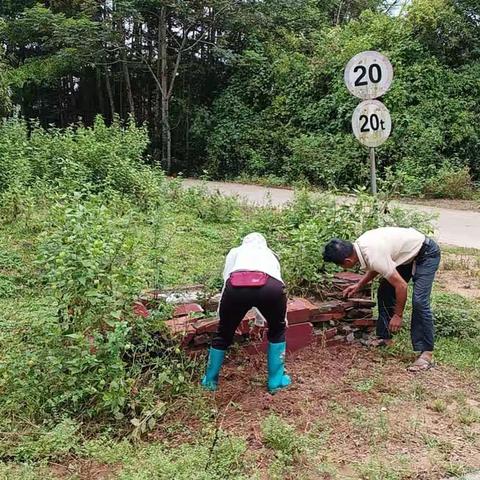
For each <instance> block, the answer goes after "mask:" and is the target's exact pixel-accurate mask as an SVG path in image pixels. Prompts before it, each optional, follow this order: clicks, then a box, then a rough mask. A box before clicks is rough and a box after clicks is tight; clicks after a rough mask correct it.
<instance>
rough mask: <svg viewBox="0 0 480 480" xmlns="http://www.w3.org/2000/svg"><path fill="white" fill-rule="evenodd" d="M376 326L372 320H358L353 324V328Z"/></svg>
mask: <svg viewBox="0 0 480 480" xmlns="http://www.w3.org/2000/svg"><path fill="white" fill-rule="evenodd" d="M376 324H377V322H376V321H375V320H374V319H373V318H359V319H357V320H355V321H354V322H353V326H354V327H374V326H375V325H376Z"/></svg>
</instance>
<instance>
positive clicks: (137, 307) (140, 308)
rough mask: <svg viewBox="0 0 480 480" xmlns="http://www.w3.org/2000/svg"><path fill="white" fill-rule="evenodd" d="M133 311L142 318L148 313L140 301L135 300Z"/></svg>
mask: <svg viewBox="0 0 480 480" xmlns="http://www.w3.org/2000/svg"><path fill="white" fill-rule="evenodd" d="M133 313H134V314H135V315H138V316H139V317H143V318H147V317H148V316H149V315H150V312H149V311H148V308H147V307H146V306H145V305H144V304H143V303H142V302H135V303H134V304H133Z"/></svg>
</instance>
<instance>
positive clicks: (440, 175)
mask: <svg viewBox="0 0 480 480" xmlns="http://www.w3.org/2000/svg"><path fill="white" fill-rule="evenodd" d="M423 193H424V194H425V196H426V197H431V198H460V199H464V200H469V199H472V198H473V196H474V185H473V182H472V178H471V177H470V170H469V168H468V167H463V168H455V167H451V166H449V165H444V166H443V167H442V168H440V170H438V172H437V173H436V174H435V176H433V177H430V178H428V179H427V180H426V181H425V186H424V187H423Z"/></svg>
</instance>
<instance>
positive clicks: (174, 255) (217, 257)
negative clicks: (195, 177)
mask: <svg viewBox="0 0 480 480" xmlns="http://www.w3.org/2000/svg"><path fill="white" fill-rule="evenodd" d="M189 195H191V197H190V198H187V199H186V200H185V199H183V200H182V202H186V205H188V206H189V207H188V208H186V207H185V204H184V205H183V206H182V208H178V209H176V208H171V209H165V210H162V212H161V214H159V222H160V223H161V228H162V231H163V232H167V233H166V235H164V236H163V237H162V238H161V242H160V244H159V246H158V249H159V252H161V254H162V255H161V257H162V258H161V260H160V263H161V269H162V274H163V276H162V282H163V284H164V285H168V286H175V285H184V284H196V283H205V284H206V285H207V288H211V289H212V290H215V289H218V280H219V278H220V276H221V268H222V264H223V259H224V256H225V254H226V252H227V251H228V249H229V248H230V247H231V246H232V245H235V244H236V243H237V242H238V240H239V238H240V237H241V235H242V234H243V233H245V231H244V230H245V229H248V228H254V227H255V226H257V225H259V223H258V222H259V221H260V220H261V219H260V214H259V216H258V217H256V216H255V215H254V214H253V213H252V212H250V211H241V210H238V209H237V207H236V206H235V205H234V204H229V203H228V202H227V204H223V203H222V201H221V200H219V199H213V200H208V201H206V203H205V200H202V199H201V198H200V197H199V194H197V193H191V194H189ZM198 205H201V207H199V206H198ZM262 215H265V218H266V219H267V222H268V221H269V218H270V217H268V215H269V213H268V212H267V213H265V212H262ZM47 216H48V211H46V210H42V209H41V208H39V209H37V210H35V211H34V212H33V214H32V216H31V217H30V218H29V223H28V224H24V223H22V224H21V225H19V224H3V225H2V226H1V228H0V243H1V244H2V252H1V253H0V311H1V312H2V317H1V319H0V344H1V345H2V347H5V348H2V350H1V353H0V361H1V360H2V359H3V357H2V355H6V354H7V353H12V352H13V353H12V354H15V355H16V357H15V358H16V362H17V363H16V365H18V370H16V377H15V378H14V379H13V380H15V382H16V383H15V385H21V384H22V382H25V381H26V379H28V376H29V375H32V372H37V371H39V370H40V371H41V370H42V369H43V367H44V366H45V365H50V364H51V363H52V362H55V361H57V359H56V358H55V355H53V354H52V355H50V356H42V355H41V354H40V353H41V351H40V349H39V346H41V345H40V343H39V342H40V341H45V342H48V341H49V337H48V336H44V335H40V334H41V332H43V330H42V329H43V328H44V327H45V326H48V325H49V323H50V322H54V319H55V311H54V309H53V307H52V302H51V298H50V297H49V295H48V293H47V292H46V291H45V289H44V287H43V285H42V283H41V281H40V278H39V273H40V272H39V271H38V270H37V268H38V267H37V266H36V263H35V258H36V247H37V242H38V239H37V234H38V230H39V225H42V224H43V222H45V218H46V217H47ZM147 220H148V219H147V218H145V217H143V216H142V215H141V213H139V215H138V217H137V219H136V220H135V221H134V223H133V224H132V225H131V228H132V230H134V231H135V232H136V238H137V239H138V243H137V248H138V249H139V251H141V252H142V254H144V255H148V254H149V251H150V250H151V249H152V244H153V240H154V239H153V237H154V236H155V231H154V230H155V225H154V223H152V222H149V221H147ZM294 220H295V221H297V219H294ZM243 221H244V224H243V225H240V223H241V222H243ZM282 233H283V232H282ZM307 240H308V239H307ZM300 241H303V240H302V239H300ZM305 241H306V240H305ZM179 259H181V261H179ZM455 266H457V264H455ZM465 266H466V264H465V265H463V264H460V267H462V268H464V267H465ZM146 286H153V279H152V285H146ZM452 302H454V303H455V304H457V303H459V300H458V297H453V296H451V297H448V296H447V297H446V298H444V302H443V303H442V305H448V304H449V303H452ZM462 308H463V310H462V311H467V312H469V314H470V313H472V312H474V311H475V310H476V309H477V308H480V307H479V305H478V302H476V301H471V302H463V301H462ZM472 318H473V317H472ZM29 342H30V343H29ZM30 347H32V348H30ZM410 350H411V347H410V341H409V338H408V334H407V332H406V331H404V332H402V334H401V335H400V337H399V339H398V341H397V345H396V346H395V348H394V349H393V350H391V351H388V352H385V354H384V355H385V357H384V358H382V357H381V354H379V355H378V356H377V358H378V359H379V363H378V364H374V365H370V366H369V367H368V369H366V368H365V366H362V367H357V366H356V364H355V363H353V364H352V365H351V366H350V367H349V369H348V370H347V373H346V374H345V375H346V378H347V381H346V383H345V384H343V385H342V386H341V388H340V389H337V388H336V386H335V385H333V386H332V394H331V398H330V397H329V398H328V399H327V402H328V404H322V406H323V409H320V408H319V409H318V411H316V415H312V416H311V418H313V419H314V420H309V422H308V423H306V424H304V423H302V422H303V421H304V419H303V417H302V412H299V413H298V412H294V413H293V414H292V416H291V417H289V416H287V415H285V414H283V415H282V414H279V413H276V414H274V413H272V412H273V411H274V409H271V408H268V409H266V410H265V411H263V412H262V415H263V416H262V418H261V419H260V420H258V422H259V425H258V426H257V427H258V432H259V434H258V435H259V440H257V441H256V443H255V444H254V446H255V449H251V448H250V447H251V446H252V445H251V443H250V442H251V438H250V437H249V436H247V435H246V434H244V433H238V432H234V431H230V430H229V429H228V428H225V429H218V428H217V427H218V424H219V419H220V418H221V416H220V407H219V405H218V404H217V403H216V401H214V400H213V399H212V397H209V396H205V395H203V394H202V393H200V392H197V393H196V394H195V395H189V397H188V399H187V400H188V401H184V402H183V403H182V402H181V401H180V400H177V402H178V404H176V406H175V405H174V406H172V408H171V410H169V411H168V412H167V413H166V414H165V415H164V416H161V417H160V418H159V420H157V422H159V425H157V426H156V427H155V428H154V430H153V432H151V433H150V434H148V435H147V436H143V437H142V438H140V439H137V440H136V441H134V439H133V438H132V430H131V428H130V426H125V425H123V426H122V427H121V428H119V427H118V425H117V426H113V427H112V424H111V423H109V422H108V421H105V419H98V424H96V425H93V424H92V423H91V422H87V421H85V420H84V419H82V418H81V417H79V418H75V419H72V418H69V417H68V416H63V417H62V414H64V412H55V416H54V418H55V421H51V422H45V423H44V424H42V423H41V422H36V416H37V415H38V411H36V410H35V409H32V410H30V411H29V410H28V409H24V410H23V414H24V418H23V419H20V418H19V417H14V416H8V415H6V416H5V417H4V418H3V419H2V431H1V432H0V459H1V460H3V463H0V480H1V479H3V478H5V479H8V480H27V479H28V480H36V479H41V478H42V479H43V478H49V477H52V478H53V477H55V476H56V477H58V475H59V474H60V473H61V474H62V475H63V476H64V478H71V479H76V478H82V476H83V478H88V476H87V477H85V475H89V474H92V473H91V472H93V471H94V470H95V468H100V469H103V470H105V471H106V472H107V473H108V472H109V473H110V474H111V475H112V476H113V478H119V479H123V480H143V479H149V480H150V479H151V478H159V479H164V478H165V479H171V478H175V479H178V480H183V479H190V478H191V479H198V480H203V479H205V480H206V479H207V478H208V479H210V478H211V479H217V478H218V479H230V478H231V479H243V478H245V479H247V478H249V479H250V478H251V479H255V478H259V479H260V478H265V475H267V476H268V478H272V479H273V478H278V479H288V478H295V479H305V480H307V479H308V480H310V479H312V480H313V479H318V478H319V479H342V480H343V479H350V478H351V479H358V478H362V479H366V480H377V479H378V480H403V479H407V478H409V475H412V471H414V468H415V466H414V464H415V461H414V459H411V458H409V457H408V456H401V455H393V456H392V455H388V458H387V459H382V458H380V457H379V456H377V455H376V454H375V452H376V451H379V450H384V449H386V445H387V442H388V441H389V440H390V439H392V438H394V439H395V441H399V442H400V443H401V442H407V443H408V442H412V441H413V440H412V438H414V437H412V435H413V434H412V432H414V433H415V435H419V432H422V431H423V430H424V429H425V426H424V425H423V423H422V422H423V420H422V415H425V416H428V415H434V416H435V418H438V417H439V416H442V415H445V416H447V415H449V413H448V412H449V408H447V407H449V404H448V405H447V400H444V399H443V398H437V399H435V398H434V399H432V398H431V396H432V394H431V386H430V385H429V384H428V383H427V384H426V383H425V382H424V381H423V380H422V377H419V378H418V380H417V379H415V380H414V381H413V382H410V383H409V384H408V385H398V384H397V379H396V378H395V377H391V376H389V373H388V372H383V368H384V367H385V365H386V364H388V362H390V361H395V362H407V361H409V359H410V357H409V355H410V354H411V352H410ZM392 357H393V358H392ZM436 358H437V360H438V361H439V363H440V364H441V365H442V366H449V367H451V368H453V369H454V372H455V374H456V375H464V376H465V380H464V382H465V389H466V391H467V390H468V388H470V387H471V383H472V382H474V381H475V379H477V378H480V376H479V375H480V365H479V358H480V347H479V343H478V341H477V340H475V339H472V338H458V337H457V336H452V337H448V338H440V339H439V340H438V348H437V353H436ZM317 361H318V362H321V361H322V356H321V354H319V358H318V359H317ZM199 368H201V367H199ZM196 373H198V374H199V372H196ZM35 374H37V373H35ZM38 378H39V381H38V382H37V383H38V384H39V385H38V386H41V385H40V383H41V382H40V377H38ZM472 379H473V380H472ZM195 381H196V378H193V379H192V382H195ZM253 385H254V388H257V389H258V388H260V387H257V386H256V385H255V384H254V383H253ZM308 386H309V385H308V383H307V384H302V383H299V384H298V386H297V387H296V388H300V389H303V388H305V387H308ZM327 387H328V385H327V386H326V385H321V388H320V390H318V391H316V392H315V394H316V395H317V396H314V398H313V399H311V400H310V401H309V402H306V403H305V405H310V404H314V405H315V403H316V402H318V403H319V404H320V403H322V402H323V401H324V400H323V398H322V395H323V394H324V393H325V388H327ZM342 388H343V391H342ZM141 390H142V389H141ZM144 390H147V389H144ZM337 390H338V391H337ZM19 391H20V392H24V391H25V390H19ZM38 392H40V390H38V391H37V390H34V391H30V394H31V395H33V396H37V397H41V400H42V402H43V401H44V402H47V403H48V402H49V400H50V398H49V395H48V394H45V392H44V391H42V392H41V393H38ZM0 393H2V392H0ZM479 393H480V391H479ZM142 394H145V395H146V394H147V393H145V392H143V391H142ZM457 394H458V395H459V392H458V391H457ZM288 395H289V394H288V392H286V396H285V397H283V398H285V399H287V400H288V398H289V397H288ZM342 395H343V396H342ZM345 395H346V397H347V399H349V398H350V397H352V398H354V399H356V400H355V401H356V402H359V404H351V403H349V400H347V401H346V400H345ZM464 395H465V403H464V404H462V403H461V401H460V396H459V397H458V398H457V400H455V403H456V404H458V405H461V408H459V409H458V411H457V410H456V411H455V414H454V419H455V424H456V426H455V429H457V427H458V429H460V428H462V429H464V430H462V431H460V430H458V431H457V430H455V431H456V432H457V434H458V435H463V441H464V442H465V444H467V442H475V441H476V440H475V439H474V438H473V433H472V431H473V430H472V429H473V428H475V427H476V424H477V423H478V412H477V411H476V410H475V409H474V408H473V407H471V406H469V405H468V404H467V403H466V401H467V397H470V396H471V393H470V392H468V391H467V392H466V393H464ZM2 401H3V406H2V408H5V406H6V404H7V402H10V403H11V404H17V405H23V402H24V401H25V395H24V394H22V395H19V396H17V397H15V396H11V397H8V398H7V397H6V396H3V398H2ZM274 401H275V400H274ZM286 403H287V404H288V401H287V402H286ZM412 406H414V407H415V408H418V409H419V410H420V412H421V414H419V415H418V416H416V415H411V416H410V418H409V421H410V424H409V427H410V428H405V430H404V431H401V432H399V431H398V430H397V429H396V426H395V416H397V415H400V414H399V413H398V412H403V411H404V410H402V409H404V408H406V407H408V408H410V414H411V412H412V410H411V409H412ZM234 407H235V408H231V409H230V411H229V412H230V413H231V415H236V416H237V417H238V418H239V419H241V418H242V415H244V408H243V405H242V403H241V402H240V401H238V402H237V401H235V405H234ZM302 408H303V407H302ZM306 408H308V407H307V406H305V409H306ZM175 409H177V410H175ZM177 411H181V414H182V415H181V416H179V417H175V415H176V412H177ZM320 412H322V413H320ZM392 412H394V413H393V414H392ZM25 418H26V419H27V422H24V420H25ZM262 420H263V421H262ZM240 423H241V422H240ZM19 425H24V426H25V429H24V430H22V429H19ZM145 438H148V439H149V441H148V442H144V441H143V440H144V439H145ZM352 439H353V440H352ZM352 441H354V442H358V443H352ZM258 442H260V443H258ZM362 442H363V443H362ZM423 442H424V443H425V445H426V448H427V449H430V450H432V451H435V452H437V453H438V454H441V455H442V461H443V462H444V463H443V464H442V465H444V467H442V468H443V470H444V472H453V471H455V469H457V470H456V471H460V470H461V469H463V468H465V465H464V464H462V463H455V462H453V461H451V460H450V459H449V458H448V451H449V447H448V445H449V440H448V438H442V436H441V435H438V436H434V435H429V436H426V437H424V438H423ZM344 448H345V449H344ZM337 449H338V451H339V452H350V453H349V455H350V457H349V462H350V464H351V465H353V467H352V469H353V472H351V471H350V472H347V473H344V472H343V470H342V469H343V468H344V464H343V460H342V458H339V457H338V456H337ZM356 449H358V454H357V450H356ZM58 465H61V467H59V466H58ZM467 465H468V462H467ZM88 469H91V470H88ZM85 472H87V473H85ZM92 475H93V474H92ZM432 479H433V477H432Z"/></svg>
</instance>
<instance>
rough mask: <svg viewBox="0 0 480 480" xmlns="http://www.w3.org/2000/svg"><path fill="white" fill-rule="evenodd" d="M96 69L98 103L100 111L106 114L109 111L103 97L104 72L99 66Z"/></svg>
mask: <svg viewBox="0 0 480 480" xmlns="http://www.w3.org/2000/svg"><path fill="white" fill-rule="evenodd" d="M95 71H96V81H97V98H98V104H99V105H100V111H101V112H102V115H103V116H105V115H106V113H107V112H106V110H105V101H104V97H103V86H102V74H101V72H100V69H99V68H98V67H97V68H96V69H95Z"/></svg>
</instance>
